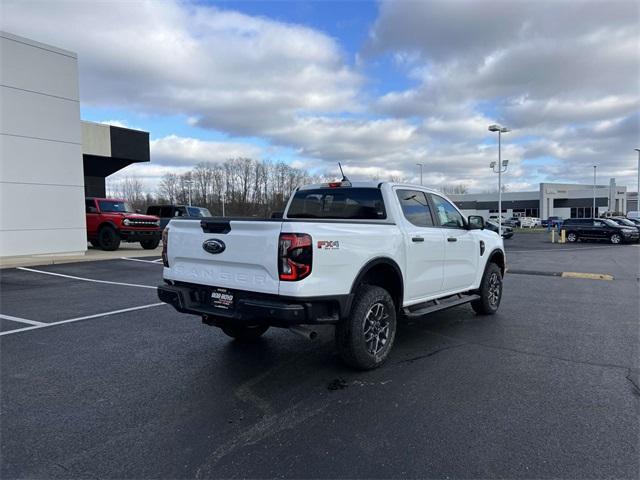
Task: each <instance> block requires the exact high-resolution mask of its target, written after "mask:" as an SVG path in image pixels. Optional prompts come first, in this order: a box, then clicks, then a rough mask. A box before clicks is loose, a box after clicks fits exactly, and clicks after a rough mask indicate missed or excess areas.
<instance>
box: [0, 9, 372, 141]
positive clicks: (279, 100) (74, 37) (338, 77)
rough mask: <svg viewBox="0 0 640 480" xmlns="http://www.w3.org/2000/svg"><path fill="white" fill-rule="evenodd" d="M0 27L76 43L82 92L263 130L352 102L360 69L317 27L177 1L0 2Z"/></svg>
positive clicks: (84, 96) (90, 97) (203, 122)
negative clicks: (302, 114) (0, 11)
mask: <svg viewBox="0 0 640 480" xmlns="http://www.w3.org/2000/svg"><path fill="white" fill-rule="evenodd" d="M2 8H3V17H4V18H3V28H5V29H7V30H9V31H12V32H13V33H16V34H19V35H25V36H28V37H32V38H35V39H38V40H40V41H43V42H49V43H52V44H54V45H58V46H60V47H63V48H68V49H70V50H73V51H76V52H78V57H79V64H80V70H81V100H82V101H83V102H84V103H86V104H90V105H98V106H108V107H120V108H122V107H126V108H132V109H136V110H138V111H145V112H151V113H160V114H174V113H180V114H182V113H186V114H187V115H188V116H189V117H190V118H191V122H192V123H194V124H196V125H200V126H203V127H207V128H214V129H218V130H224V131H227V132H229V133H232V134H240V135H247V134H252V135H255V134H260V133H261V132H264V131H265V130H266V129H269V128H272V127H277V126H282V125H284V124H287V123H288V122H290V121H292V119H294V118H295V116H296V115H297V114H298V113H300V112H326V111H336V110H342V109H347V108H350V107H355V106H356V103H357V100H356V95H357V92H358V87H359V85H360V82H361V79H360V77H359V76H358V75H357V74H356V73H355V72H354V71H353V70H352V69H351V68H349V67H348V66H347V65H346V64H345V62H344V58H343V56H344V55H343V52H342V50H341V48H340V46H339V45H338V44H337V43H336V41H335V40H334V39H332V38H330V37H329V36H327V35H325V34H323V33H321V32H318V31H316V30H313V29H310V28H307V27H302V26H298V25H292V24H286V23H282V22H277V21H273V20H269V19H266V18H259V17H251V16H248V15H244V14H241V13H237V12H232V11H226V10H220V9H218V8H215V7H211V6H205V5H199V4H187V3H183V2H178V1H171V0H169V1H164V2H152V1H131V2H23V1H11V0H8V1H6V2H3V7H2Z"/></svg>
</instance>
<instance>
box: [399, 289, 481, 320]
mask: <svg viewBox="0 0 640 480" xmlns="http://www.w3.org/2000/svg"><path fill="white" fill-rule="evenodd" d="M479 299H480V295H475V294H474V295H462V294H458V295H454V296H452V297H447V298H443V299H436V300H431V301H429V302H426V303H424V304H419V305H412V306H411V307H405V308H403V309H402V312H403V313H404V314H405V316H406V317H407V318H418V317H423V316H425V315H428V314H429V313H433V312H437V311H439V310H444V309H445V308H451V307H457V306H458V305H463V304H465V303H469V302H473V301H474V300H479ZM421 305H424V306H422V308H418V309H417V310H411V308H416V307H419V306H421Z"/></svg>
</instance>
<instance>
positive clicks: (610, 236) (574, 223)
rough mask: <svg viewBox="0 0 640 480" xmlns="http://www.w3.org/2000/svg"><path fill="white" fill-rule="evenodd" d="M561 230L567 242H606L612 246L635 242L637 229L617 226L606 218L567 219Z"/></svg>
mask: <svg viewBox="0 0 640 480" xmlns="http://www.w3.org/2000/svg"><path fill="white" fill-rule="evenodd" d="M562 229H563V230H565V231H566V238H567V241H568V242H577V241H578V240H607V241H609V242H611V243H613V244H620V243H629V242H637V241H638V239H639V238H640V234H639V233H638V229H637V228H635V227H630V226H627V225H618V224H617V223H616V222H614V221H612V220H611V219H608V218H568V219H567V220H565V222H564V225H563V226H562Z"/></svg>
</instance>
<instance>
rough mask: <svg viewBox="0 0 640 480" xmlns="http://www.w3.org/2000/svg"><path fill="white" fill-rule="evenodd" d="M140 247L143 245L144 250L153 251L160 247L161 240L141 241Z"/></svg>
mask: <svg viewBox="0 0 640 480" xmlns="http://www.w3.org/2000/svg"><path fill="white" fill-rule="evenodd" d="M140 245H142V248H144V249H145V250H153V249H154V248H157V247H158V245H160V239H159V238H154V239H153V240H140Z"/></svg>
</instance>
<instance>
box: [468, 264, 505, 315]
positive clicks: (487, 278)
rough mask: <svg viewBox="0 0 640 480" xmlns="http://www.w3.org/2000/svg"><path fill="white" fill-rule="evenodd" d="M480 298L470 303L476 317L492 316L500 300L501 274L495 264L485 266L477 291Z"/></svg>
mask: <svg viewBox="0 0 640 480" xmlns="http://www.w3.org/2000/svg"><path fill="white" fill-rule="evenodd" d="M478 294H479V295H480V298H479V299H478V300H474V301H473V302H471V308H473V310H474V311H475V312H476V313H477V314H478V315H493V314H494V313H496V312H497V311H498V307H499V306H500V300H502V272H501V271H500V267H498V265H496V264H495V263H490V264H489V265H487V269H486V270H485V272H484V275H483V276H482V282H481V283H480V288H479V289H478Z"/></svg>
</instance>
